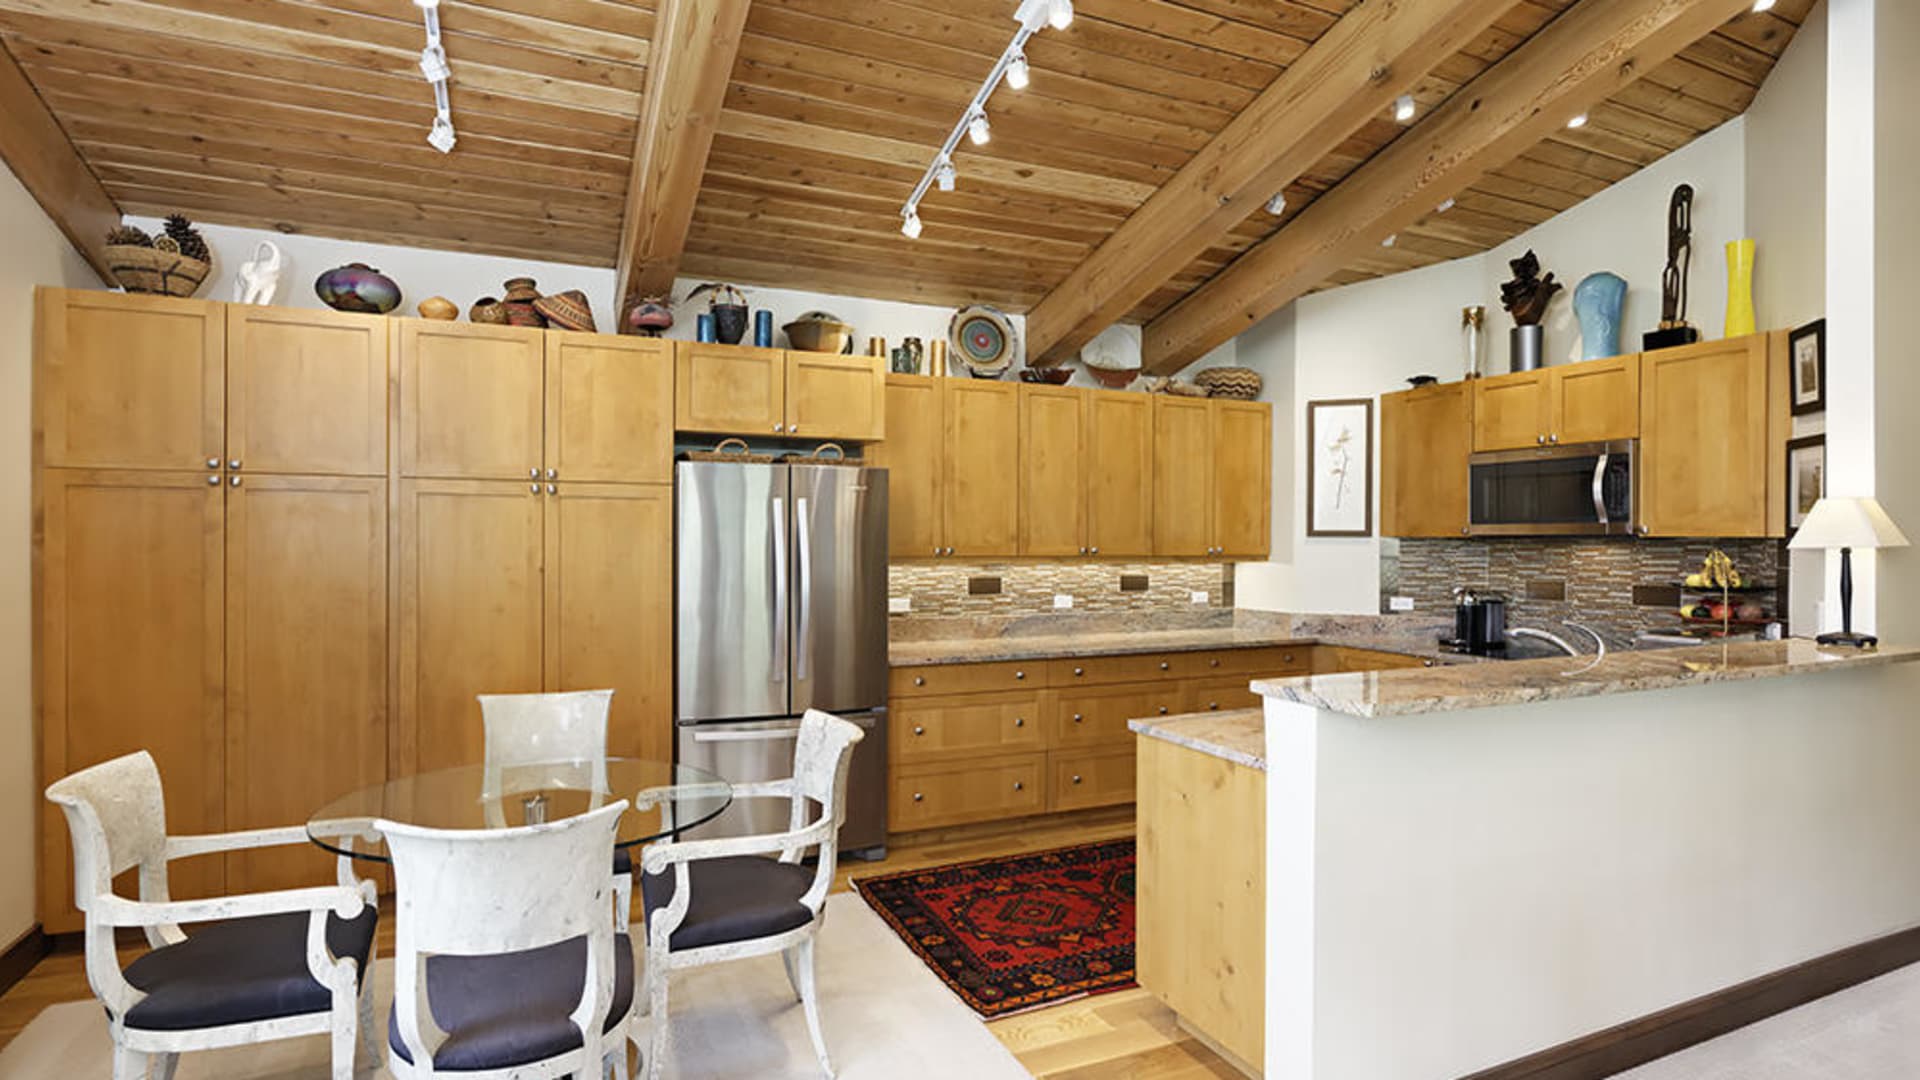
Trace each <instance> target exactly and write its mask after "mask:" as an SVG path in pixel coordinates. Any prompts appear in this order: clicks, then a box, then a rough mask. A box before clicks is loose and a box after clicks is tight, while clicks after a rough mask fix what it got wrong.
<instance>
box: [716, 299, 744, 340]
mask: <svg viewBox="0 0 1920 1080" xmlns="http://www.w3.org/2000/svg"><path fill="white" fill-rule="evenodd" d="M707 310H708V311H711V312H712V313H713V336H714V337H716V338H719V339H720V344H722V345H738V344H740V339H741V338H744V337H746V336H747V305H745V304H714V305H712V306H710V307H708V308H707Z"/></svg>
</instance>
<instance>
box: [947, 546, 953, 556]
mask: <svg viewBox="0 0 1920 1080" xmlns="http://www.w3.org/2000/svg"><path fill="white" fill-rule="evenodd" d="M947 554H949V555H951V554H953V548H952V547H951V546H949V547H948V548H947Z"/></svg>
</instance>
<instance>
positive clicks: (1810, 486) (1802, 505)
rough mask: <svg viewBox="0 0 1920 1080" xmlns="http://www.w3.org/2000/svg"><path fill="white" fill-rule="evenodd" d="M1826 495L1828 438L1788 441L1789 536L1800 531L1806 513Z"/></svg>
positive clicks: (1810, 437) (1820, 436) (1816, 436)
mask: <svg viewBox="0 0 1920 1080" xmlns="http://www.w3.org/2000/svg"><path fill="white" fill-rule="evenodd" d="M1826 493H1827V437H1826V436H1825V435H1809V436H1807V437H1806V438H1804V439H1790V440H1788V442H1787V535H1788V536H1792V535H1793V534H1794V533H1795V532H1797V531H1799V529H1800V523H1801V522H1803V521H1805V520H1807V512H1808V511H1810V510H1812V509H1813V504H1814V503H1817V502H1819V501H1820V497H1821V496H1823V495H1825V494H1826Z"/></svg>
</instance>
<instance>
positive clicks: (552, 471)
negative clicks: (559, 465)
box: [547, 465, 560, 480]
mask: <svg viewBox="0 0 1920 1080" xmlns="http://www.w3.org/2000/svg"><path fill="white" fill-rule="evenodd" d="M547 479H549V480H558V479H560V470H559V469H556V468H554V467H552V466H551V465H549V466H548V467H547Z"/></svg>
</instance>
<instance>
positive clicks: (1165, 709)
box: [1160, 705, 1167, 716]
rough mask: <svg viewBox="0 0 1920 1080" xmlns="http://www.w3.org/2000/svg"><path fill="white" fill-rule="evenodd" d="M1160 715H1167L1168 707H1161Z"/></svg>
mask: <svg viewBox="0 0 1920 1080" xmlns="http://www.w3.org/2000/svg"><path fill="white" fill-rule="evenodd" d="M1160 715H1161V716H1165V715H1167V707H1166V706H1165V705H1162V706H1160Z"/></svg>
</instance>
